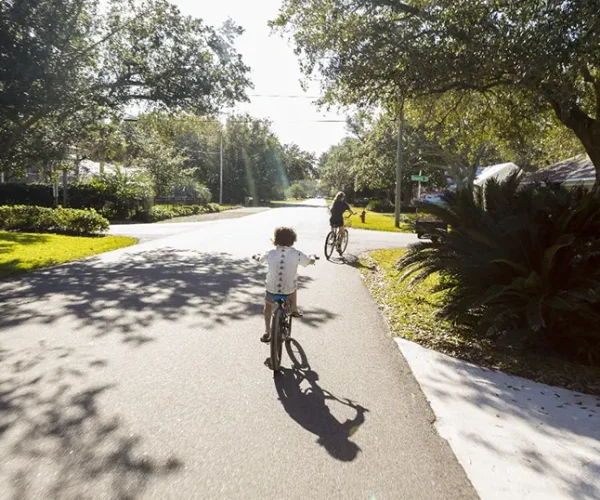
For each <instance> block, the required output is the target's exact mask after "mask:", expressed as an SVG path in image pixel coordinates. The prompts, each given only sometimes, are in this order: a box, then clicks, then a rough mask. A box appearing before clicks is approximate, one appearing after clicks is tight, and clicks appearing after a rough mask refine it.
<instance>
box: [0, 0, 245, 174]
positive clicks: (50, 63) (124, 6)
mask: <svg viewBox="0 0 600 500" xmlns="http://www.w3.org/2000/svg"><path fill="white" fill-rule="evenodd" d="M241 32H242V30H241V28H239V27H237V26H235V25H234V24H233V23H231V22H229V23H226V24H225V25H224V26H223V27H222V28H221V29H215V28H213V27H210V26H207V25H206V24H204V22H203V21H202V20H200V19H196V18H193V17H191V16H185V15H183V14H182V13H181V12H180V11H179V9H178V8H177V7H176V6H174V5H172V4H171V3H169V2H168V1H167V0H144V1H143V2H141V3H140V2H133V1H132V2H119V1H116V0H114V1H110V2H100V1H97V0H38V1H36V2H2V3H0V54H1V56H0V162H1V168H3V169H4V170H5V171H7V170H10V168H11V167H12V166H13V165H14V160H15V159H17V158H18V157H19V156H21V157H26V156H27V155H28V153H29V150H30V147H29V144H28V142H30V140H31V138H32V137H35V136H36V135H39V134H40V133H45V134H46V135H48V134H47V131H48V130H49V129H52V128H53V127H56V126H57V125H62V124H64V123H70V122H76V121H77V120H78V119H79V118H78V117H84V119H85V120H84V121H87V122H88V123H89V122H93V121H94V120H89V119H88V118H89V116H90V115H94V117H95V118H96V120H95V121H97V120H98V119H99V118H101V117H102V118H109V117H114V116H118V115H120V114H122V113H123V112H124V110H125V109H127V107H129V106H132V105H135V106H140V105H146V106H149V107H151V108H156V109H169V110H179V109H181V110H187V111H191V112H195V113H198V114H206V113H213V112H215V111H217V110H219V109H220V108H221V107H222V106H224V105H231V104H233V103H235V102H237V101H240V100H244V99H245V98H246V95H245V90H246V89H247V88H248V87H249V86H250V81H249V80H248V76H247V73H248V67H247V66H245V64H244V63H243V61H242V60H241V57H240V55H239V54H238V53H237V51H236V50H235V48H234V45H233V44H234V40H235V38H236V37H237V36H238V35H239V34H240V33H241Z"/></svg>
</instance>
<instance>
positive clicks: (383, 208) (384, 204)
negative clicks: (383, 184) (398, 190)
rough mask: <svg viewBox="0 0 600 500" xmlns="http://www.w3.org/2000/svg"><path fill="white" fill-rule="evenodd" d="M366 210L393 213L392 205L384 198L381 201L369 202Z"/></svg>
mask: <svg viewBox="0 0 600 500" xmlns="http://www.w3.org/2000/svg"><path fill="white" fill-rule="evenodd" d="M367 210H370V211H371V212H378V213H387V212H393V211H394V204H393V203H392V202H391V201H390V200H388V199H387V198H384V199H383V200H371V201H370V202H369V204H368V205H367Z"/></svg>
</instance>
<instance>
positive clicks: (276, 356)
mask: <svg viewBox="0 0 600 500" xmlns="http://www.w3.org/2000/svg"><path fill="white" fill-rule="evenodd" d="M314 258H315V260H319V257H317V256H314ZM273 301H274V302H275V304H276V306H275V308H274V309H273V314H272V316H271V370H273V371H274V372H278V371H279V369H280V368H281V356H282V353H283V343H284V342H289V341H290V340H292V305H291V304H290V299H289V296H288V295H274V296H273Z"/></svg>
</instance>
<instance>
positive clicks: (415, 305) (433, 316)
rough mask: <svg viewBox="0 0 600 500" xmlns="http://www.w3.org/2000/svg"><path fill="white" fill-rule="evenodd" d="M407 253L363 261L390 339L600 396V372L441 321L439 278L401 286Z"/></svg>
mask: <svg viewBox="0 0 600 500" xmlns="http://www.w3.org/2000/svg"><path fill="white" fill-rule="evenodd" d="M404 251H405V250H398V249H396V250H378V251H375V252H371V253H369V254H367V255H365V256H363V258H362V260H361V262H360V265H359V268H360V270H361V273H362V274H363V277H364V278H365V282H366V284H367V286H368V288H369V290H370V291H371V294H372V295H373V298H374V299H375V300H376V301H377V303H378V304H379V305H380V306H381V308H382V311H383V313H384V314H385V316H386V318H387V320H388V322H389V325H390V329H391V331H392V334H393V335H395V336H398V337H402V338H405V339H408V340H411V341H413V342H416V343H417V344H420V345H423V346H425V347H428V348H430V349H434V350H436V351H439V352H443V353H445V354H448V355H450V356H453V357H456V358H460V359H464V360H466V361H470V362H473V363H476V364H478V365H480V366H484V367H487V368H491V369H496V370H502V371H503V372H506V373H511V374H513V375H518V376H521V377H526V378H528V379H532V380H535V381H537V382H542V383H545V384H550V385H558V386H562V387H566V388H568V389H571V390H574V391H582V392H587V393H590V394H600V368H596V367H590V366H584V365H580V364H578V363H575V362H569V361H566V360H564V359H559V358H554V357H549V356H543V355H541V354H536V353H531V352H524V351H521V350H517V349H510V348H509V347H506V346H501V345H499V344H497V343H495V342H493V341H492V340H491V339H486V340H482V339H480V338H476V337H475V336H473V335H471V334H470V331H469V330H468V329H467V328H466V327H459V326H455V325H452V324H451V323H450V322H448V321H443V320H440V319H439V318H438V317H437V312H438V311H439V309H440V302H441V301H442V300H443V296H440V294H436V293H434V288H435V285H436V284H437V283H438V280H439V278H438V277H436V276H430V277H429V278H428V279H427V280H425V281H424V282H423V283H420V284H418V285H415V286H412V285H411V284H410V282H409V281H400V277H401V275H402V271H399V270H398V269H396V262H398V259H399V258H400V257H401V256H402V255H403V253H404Z"/></svg>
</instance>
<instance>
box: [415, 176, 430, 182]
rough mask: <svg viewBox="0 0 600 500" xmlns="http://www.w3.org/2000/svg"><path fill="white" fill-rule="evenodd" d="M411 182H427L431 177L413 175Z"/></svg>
mask: <svg viewBox="0 0 600 500" xmlns="http://www.w3.org/2000/svg"><path fill="white" fill-rule="evenodd" d="M410 180H411V181H414V182H427V181H428V180H429V177H427V176H426V175H411V176H410Z"/></svg>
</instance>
